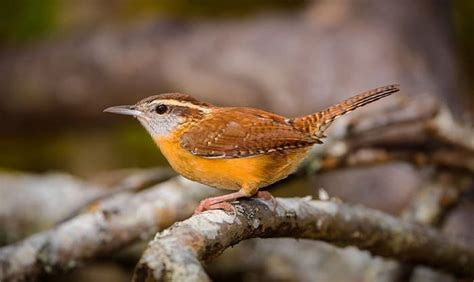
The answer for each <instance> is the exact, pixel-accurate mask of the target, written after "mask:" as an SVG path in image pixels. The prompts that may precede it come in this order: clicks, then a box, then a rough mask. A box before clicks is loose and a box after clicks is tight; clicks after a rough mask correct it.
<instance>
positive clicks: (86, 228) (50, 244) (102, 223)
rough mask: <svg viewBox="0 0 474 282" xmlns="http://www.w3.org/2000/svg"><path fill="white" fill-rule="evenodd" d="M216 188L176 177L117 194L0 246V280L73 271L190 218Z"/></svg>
mask: <svg viewBox="0 0 474 282" xmlns="http://www.w3.org/2000/svg"><path fill="white" fill-rule="evenodd" d="M217 192H218V191H217V190H215V189H211V188H207V187H205V186H203V185H200V184H197V183H192V182H190V181H186V180H184V179H182V178H174V179H172V180H169V181H167V182H164V183H161V184H159V185H157V186H155V187H152V188H150V189H148V190H145V191H143V192H140V193H138V194H130V193H121V194H117V195H115V196H113V197H110V198H108V199H106V200H103V201H101V202H100V203H98V204H97V206H96V209H95V211H94V212H88V213H83V214H80V215H78V216H76V217H74V218H73V219H71V220H68V221H66V222H64V223H62V224H60V225H58V226H56V227H55V228H53V229H50V230H48V231H45V232H41V233H38V234H36V235H33V236H31V237H29V238H27V239H25V240H23V241H20V242H18V243H16V244H13V245H10V246H7V247H3V248H1V249H0V281H5V280H15V281H16V280H22V279H25V278H32V277H34V276H35V275H38V274H39V273H42V272H45V271H46V272H50V271H54V270H66V269H71V268H73V267H75V266H77V265H78V263H80V262H82V261H83V260H85V259H88V258H92V257H96V256H98V255H100V254H105V253H109V252H111V251H113V250H116V249H119V248H122V247H124V246H126V245H128V244H130V243H133V242H135V241H137V240H138V239H140V238H141V239H147V238H149V237H151V236H152V234H154V233H155V232H157V231H159V230H161V229H163V228H166V227H167V226H169V225H171V224H172V223H174V222H175V221H179V220H183V219H184V218H186V217H188V216H189V215H190V214H191V213H192V210H193V209H194V207H195V205H196V203H197V202H198V201H199V200H201V199H202V198H205V197H209V196H212V195H216V194H217Z"/></svg>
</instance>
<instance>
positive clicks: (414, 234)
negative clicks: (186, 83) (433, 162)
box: [134, 198, 474, 281]
mask: <svg viewBox="0 0 474 282" xmlns="http://www.w3.org/2000/svg"><path fill="white" fill-rule="evenodd" d="M235 208H236V209H237V210H238V211H239V212H238V214H237V215H235V216H233V215H229V214H227V213H225V212H223V211H210V212H206V213H202V214H199V215H197V216H194V217H191V218H189V219H187V220H185V221H183V222H180V223H176V224H175V225H173V226H172V227H171V228H169V229H167V230H165V231H163V232H161V233H159V234H157V235H156V237H155V239H153V240H152V241H151V242H150V244H149V246H148V248H147V250H146V251H145V253H144V254H143V256H142V258H141V260H140V262H139V264H138V265H137V268H136V270H135V275H134V280H135V281H163V280H165V281H181V280H182V279H183V278H186V279H189V280H192V281H207V280H208V279H209V278H208V276H207V274H206V273H205V272H204V269H203V268H202V266H201V261H206V260H209V259H212V258H214V257H216V256H217V255H219V254H220V253H222V252H223V251H224V250H225V249H226V248H228V247H230V246H232V245H235V244H237V243H238V242H240V241H242V240H245V239H249V238H255V237H293V238H306V239H317V240H323V241H327V242H331V243H333V244H336V245H338V246H357V247H359V248H361V249H364V250H368V251H370V252H372V253H373V254H375V255H380V256H384V257H390V258H395V259H398V260H400V261H404V262H409V263H414V264H424V265H427V266H431V267H437V268H440V269H444V270H446V271H448V272H451V273H454V274H456V275H459V276H474V249H473V248H472V246H469V245H467V244H464V243H462V242H460V241H459V240H454V239H452V238H449V237H446V236H443V235H442V234H440V233H438V232H437V231H436V230H434V229H432V228H429V227H424V226H421V225H417V224H414V223H408V222H403V221H401V220H398V219H396V218H394V217H392V216H389V215H386V214H384V213H382V212H379V211H375V210H371V209H367V208H362V207H351V206H348V205H344V204H337V203H335V202H331V201H311V200H310V199H307V198H306V199H277V208H276V210H275V211H273V209H272V207H271V205H270V206H269V205H268V204H267V203H264V202H262V201H259V200H249V201H241V202H239V203H238V204H236V205H235Z"/></svg>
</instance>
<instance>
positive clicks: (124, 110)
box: [104, 105, 143, 117]
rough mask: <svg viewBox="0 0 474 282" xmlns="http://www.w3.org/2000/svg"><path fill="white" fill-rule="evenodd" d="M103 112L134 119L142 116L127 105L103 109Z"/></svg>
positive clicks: (133, 107)
mask: <svg viewBox="0 0 474 282" xmlns="http://www.w3.org/2000/svg"><path fill="white" fill-rule="evenodd" d="M104 112H106V113H113V114H119V115H127V116H135V117H137V116H141V115H143V112H141V111H139V110H137V109H136V108H135V106H129V105H126V106H114V107H110V108H107V109H105V110H104Z"/></svg>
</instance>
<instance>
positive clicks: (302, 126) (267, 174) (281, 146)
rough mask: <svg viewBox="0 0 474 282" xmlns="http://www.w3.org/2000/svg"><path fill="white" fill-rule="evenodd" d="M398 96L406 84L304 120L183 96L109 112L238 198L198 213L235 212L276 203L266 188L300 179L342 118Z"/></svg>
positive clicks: (179, 165) (208, 203) (190, 172)
mask: <svg viewBox="0 0 474 282" xmlns="http://www.w3.org/2000/svg"><path fill="white" fill-rule="evenodd" d="M397 91H399V86H398V85H388V86H384V87H380V88H376V89H373V90H370V91H367V92H365V93H362V94H359V95H357V96H354V97H352V98H349V99H347V100H345V101H343V102H341V103H339V104H337V105H334V106H331V107H329V108H327V109H325V110H322V111H320V112H316V113H314V114H311V115H307V116H302V117H296V118H286V117H283V116H280V115H277V114H273V113H269V112H266V111H263V110H259V109H254V108H246V107H218V106H214V105H211V104H209V103H205V102H201V101H198V100H196V99H194V98H192V97H191V96H188V95H184V94H179V93H167V94H161V95H156V96H152V97H148V98H145V99H143V100H141V101H139V102H138V103H137V104H135V105H131V106H116V107H110V108H107V109H105V110H104V111H105V112H110V113H116V114H123V115H131V116H134V117H136V118H137V119H138V120H139V121H140V122H141V124H142V125H143V126H144V127H145V128H146V129H147V131H148V132H149V133H150V135H151V136H152V138H153V139H154V141H155V143H156V144H157V145H158V146H159V148H160V149H161V152H162V153H163V155H164V156H165V157H166V159H167V160H168V162H169V163H170V165H171V166H172V167H173V169H174V170H176V171H177V172H178V173H180V174H182V175H183V176H184V177H186V178H189V179H191V180H193V181H197V182H201V183H204V184H206V185H209V186H212V187H215V188H219V189H228V190H233V191H236V192H233V193H229V194H226V195H223V196H218V197H212V198H208V199H205V200H203V201H201V203H200V205H199V206H198V207H197V208H196V211H195V212H201V211H203V210H207V209H216V208H224V209H227V208H229V206H230V204H229V203H228V202H227V201H231V200H235V199H238V198H241V197H251V196H262V197H264V196H266V197H268V196H270V197H271V195H269V193H268V192H259V189H260V188H262V187H265V186H268V185H270V184H272V183H274V182H276V181H278V180H280V179H283V178H285V177H287V176H288V175H289V174H291V173H292V172H294V171H295V170H296V169H297V167H298V165H299V164H300V163H301V161H302V160H303V159H304V158H305V156H306V155H307V153H308V151H309V150H310V149H311V147H312V146H313V145H315V144H319V143H322V141H321V139H323V138H324V137H325V136H324V131H325V130H326V129H327V128H328V127H329V126H330V125H331V123H332V122H333V121H334V119H336V118H337V117H339V116H341V115H343V114H345V113H348V112H350V111H352V110H354V109H356V108H359V107H362V106H364V105H367V104H369V103H371V102H374V101H376V100H378V99H381V98H383V97H386V96H389V95H391V94H392V93H395V92H397ZM265 193H266V194H265Z"/></svg>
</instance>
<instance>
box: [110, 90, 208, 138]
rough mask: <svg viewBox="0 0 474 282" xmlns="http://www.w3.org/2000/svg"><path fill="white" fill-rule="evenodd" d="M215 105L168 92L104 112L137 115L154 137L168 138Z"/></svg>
mask: <svg viewBox="0 0 474 282" xmlns="http://www.w3.org/2000/svg"><path fill="white" fill-rule="evenodd" d="M212 107H213V106H212V105H211V104H208V103H204V102H200V101H198V100H196V99H194V98H192V97H191V96H189V95H185V94H179V93H167V94H160V95H156V96H151V97H148V98H145V99H143V100H141V101H139V102H138V103H136V104H135V105H126V106H114V107H110V108H107V109H105V110H104V112H108V113H114V114H121V115H130V116H133V117H136V118H137V119H138V120H139V121H140V122H141V124H142V125H143V126H144V127H145V128H146V130H147V131H148V132H149V133H150V134H151V136H152V137H153V138H154V139H159V138H166V137H168V136H169V135H170V134H172V133H173V131H174V130H175V129H176V128H179V127H180V126H181V125H184V124H187V123H190V122H192V121H196V120H198V119H200V118H202V117H203V116H204V115H206V114H207V113H209V111H211V108H212Z"/></svg>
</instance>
